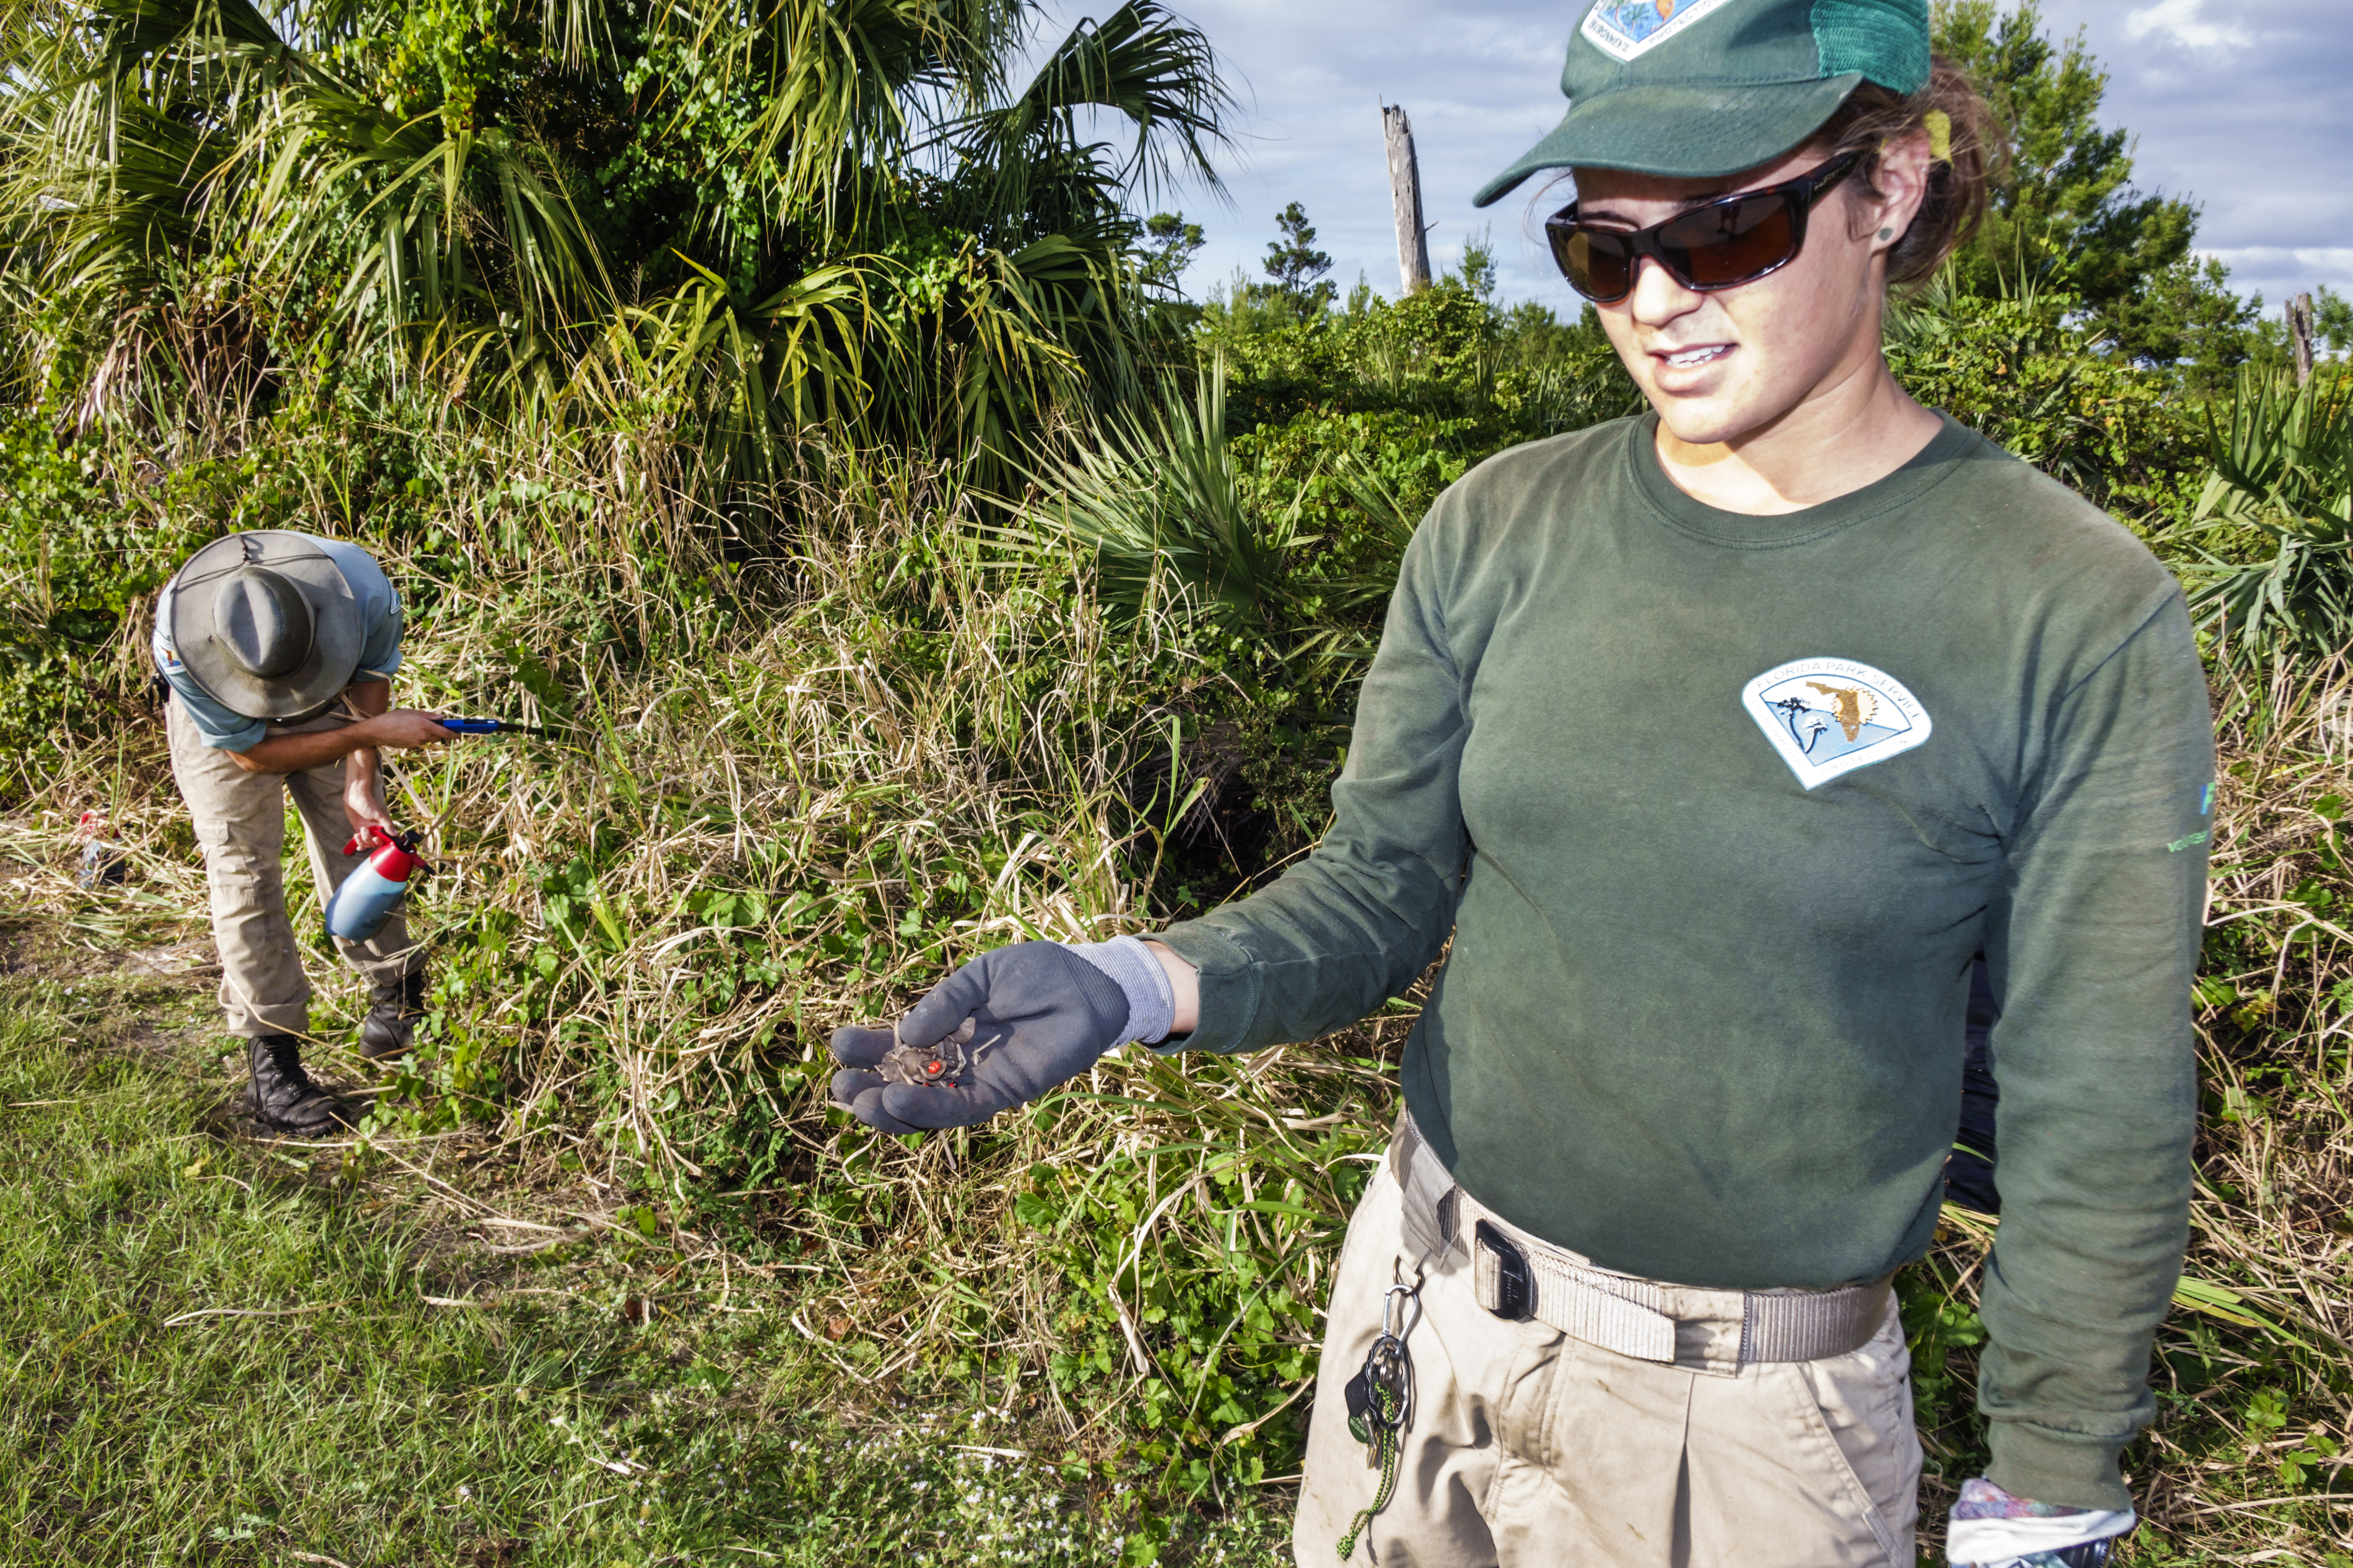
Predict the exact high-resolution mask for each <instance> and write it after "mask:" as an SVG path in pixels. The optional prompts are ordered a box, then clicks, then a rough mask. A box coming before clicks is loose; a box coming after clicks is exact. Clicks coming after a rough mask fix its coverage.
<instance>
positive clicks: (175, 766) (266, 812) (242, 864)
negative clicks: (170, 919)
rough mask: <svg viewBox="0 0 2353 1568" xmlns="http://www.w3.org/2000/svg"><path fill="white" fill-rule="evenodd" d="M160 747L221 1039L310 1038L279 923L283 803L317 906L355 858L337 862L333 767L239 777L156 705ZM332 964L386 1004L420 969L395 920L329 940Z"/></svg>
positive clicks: (172, 705)
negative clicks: (207, 925) (184, 827)
mask: <svg viewBox="0 0 2353 1568" xmlns="http://www.w3.org/2000/svg"><path fill="white" fill-rule="evenodd" d="M164 712H165V714H166V715H167V717H166V718H165V720H164V727H165V729H166V731H168V732H169V734H170V736H171V742H172V776H173V778H174V779H175V780H176V781H177V782H178V784H179V786H180V798H181V799H183V800H185V801H186V802H187V803H188V815H189V816H192V817H194V818H195V825H196V844H197V846H198V847H200V848H202V849H203V851H204V855H205V880H206V883H207V884H208V885H209V886H210V888H211V891H212V909H213V942H214V945H216V947H218V948H219V949H220V962H221V987H220V1003H221V1010H222V1011H223V1012H224V1013H226V1014H227V1016H228V1025H227V1026H228V1032H229V1033H230V1034H232V1035H240V1036H243V1037H246V1038H248V1039H251V1038H255V1037H259V1036H262V1035H305V1036H307V1035H308V1034H309V1033H310V1032H311V977H310V976H309V975H308V974H306V973H303V971H302V949H303V946H304V943H303V942H301V941H299V940H298V939H297V938H296V936H295V934H294V927H293V924H292V922H291V921H289V920H288V919H287V918H286V878H285V873H284V870H283V868H282V866H281V860H282V858H283V856H284V854H285V848H286V801H287V799H288V798H289V797H291V798H292V800H293V802H294V809H295V810H296V811H297V812H299V813H300V814H301V817H302V828H303V833H304V836H305V837H307V838H309V840H310V844H311V873H312V875H313V877H314V879H316V884H317V886H318V888H319V890H320V897H321V899H322V900H324V899H325V898H326V897H327V896H328V895H329V894H330V893H332V891H333V890H334V889H336V888H338V887H341V886H342V885H343V879H344V878H345V877H348V876H350V875H351V874H352V873H353V871H355V870H357V869H359V868H360V866H361V864H362V863H363V861H364V857H362V856H357V855H351V856H347V855H345V854H344V853H343V846H344V845H345V844H346V843H348V842H349V841H350V839H351V837H352V828H351V818H349V817H348V816H344V815H343V763H341V762H340V761H338V762H332V763H322V764H321V765H320V766H318V767H315V768H310V769H306V770H305V771H303V772H301V773H247V772H246V771H245V770H244V769H243V768H240V767H238V766H237V763H235V762H234V761H232V760H231V759H230V757H229V754H228V753H227V752H224V751H221V750H219V749H218V748H216V747H213V746H207V745H206V744H205V742H204V737H203V736H201V735H199V734H198V733H197V732H196V727H195V724H194V723H193V722H192V721H190V720H189V718H188V716H187V715H186V714H185V712H183V711H181V709H180V705H179V704H178V703H177V702H169V703H166V704H165V705H164ZM344 722H345V721H343V720H342V719H338V718H328V719H319V720H314V721H311V722H310V723H307V724H301V725H296V726H293V727H292V728H290V729H284V728H280V727H279V726H276V725H272V726H271V727H270V731H269V732H270V734H271V735H273V736H276V735H283V734H294V733H298V732H307V731H314V730H338V729H341V728H343V724H344ZM335 946H336V948H337V949H338V950H339V951H340V952H342V953H343V957H344V959H345V960H346V961H348V962H349V963H351V965H352V966H353V968H354V969H357V970H358V971H359V972H360V975H361V977H362V978H363V979H364V980H365V981H367V983H368V988H369V990H370V991H371V992H372V993H374V994H375V995H377V996H380V997H381V996H396V995H397V994H399V986H400V980H401V977H402V976H403V975H404V974H406V973H408V972H409V971H410V970H411V969H414V968H416V967H417V966H418V965H419V963H421V955H419V954H417V952H413V951H412V950H411V948H410V946H409V942H408V922H407V920H406V916H405V915H403V914H402V913H400V912H398V911H395V913H394V914H393V917H392V918H391V919H390V920H388V921H385V924H384V929H383V930H382V931H377V932H376V933H375V936H374V937H373V938H372V939H370V940H369V941H367V942H345V941H343V939H342V938H340V937H338V938H336V939H335Z"/></svg>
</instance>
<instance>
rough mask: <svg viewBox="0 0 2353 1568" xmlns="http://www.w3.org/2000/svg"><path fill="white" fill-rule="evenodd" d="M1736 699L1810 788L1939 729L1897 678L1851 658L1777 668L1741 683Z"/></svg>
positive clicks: (1794, 662) (1880, 759)
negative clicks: (1743, 684)
mask: <svg viewBox="0 0 2353 1568" xmlns="http://www.w3.org/2000/svg"><path fill="white" fill-rule="evenodd" d="M1740 703H1741V706H1742V707H1744V708H1746V709H1747V710H1748V716H1749V717H1750V718H1751V719H1754V720H1756V721H1757V728H1758V729H1760V730H1762V731H1765V738H1766V739H1767V741H1770V742H1773V749H1774V750H1775V751H1776V752H1779V753H1780V754H1781V760H1782V761H1783V762H1785V763H1788V764H1789V771H1790V772H1791V773H1795V774H1797V775H1798V782H1799V784H1803V785H1804V786H1805V787H1806V788H1808V789H1812V788H1814V787H1815V786H1816V785H1817V784H1828V783H1830V781H1831V780H1832V779H1834V778H1837V777H1838V776H1839V775H1840V774H1841V773H1852V772H1853V771H1854V770H1855V769H1857V768H1867V767H1869V766H1871V764H1872V763H1883V762H1885V761H1886V760H1887V759H1888V758H1890V757H1892V756H1894V755H1896V754H1897V753H1898V752H1908V751H1910V750H1911V749H1912V748H1913V747H1915V746H1916V745H1919V744H1920V743H1921V742H1924V741H1926V739H1927V738H1928V736H1929V733H1930V731H1933V730H1934V729H1935V728H1936V726H1935V725H1934V724H1933V723H1932V722H1931V721H1930V720H1929V718H1928V710H1926V708H1923V707H1921V706H1920V700H1919V699H1918V698H1915V697H1914V696H1913V695H1912V693H1911V692H1909V691H1907V690H1905V689H1904V683H1903V682H1902V681H1900V680H1898V679H1895V678H1894V676H1892V675H1889V674H1888V673H1887V672H1886V671H1884V670H1879V669H1873V668H1871V666H1869V665H1867V664H1857V663H1856V662H1854V660H1852V659H1849V658H1800V659H1793V660H1792V661H1790V662H1789V663H1788V664H1784V665H1778V666H1776V667H1775V668H1771V669H1768V670H1767V671H1766V672H1765V673H1764V674H1762V675H1760V676H1758V677H1757V679H1754V680H1752V681H1750V682H1749V683H1748V684H1747V685H1746V686H1744V687H1742V688H1741V689H1740Z"/></svg>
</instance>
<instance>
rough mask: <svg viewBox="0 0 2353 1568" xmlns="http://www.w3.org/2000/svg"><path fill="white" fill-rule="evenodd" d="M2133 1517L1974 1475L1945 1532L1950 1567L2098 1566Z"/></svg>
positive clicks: (1964, 1486) (2126, 1511) (2129, 1513)
mask: <svg viewBox="0 0 2353 1568" xmlns="http://www.w3.org/2000/svg"><path fill="white" fill-rule="evenodd" d="M2137 1522H2138V1521H2137V1520H2136V1519H2135V1517H2134V1515H2133V1510H2131V1509H2129V1508H2126V1509H2124V1510H2121V1511H2116V1512H2111V1511H2108V1510H2103V1509H2093V1508H2062V1507H2060V1506H2059V1505H2057V1504H2056V1503H2047V1502H2036V1501H2034V1500H2032V1499H2031V1498H2022V1497H2020V1496H2018V1495H2017V1494H2016V1493H2014V1492H2007V1491H2004V1490H2002V1489H2001V1488H2000V1487H1998V1486H1996V1485H1994V1484H1993V1483H1992V1482H1991V1481H1989V1480H1987V1479H1985V1478H1984V1477H1983V1476H1978V1477H1974V1478H1972V1479H1969V1480H1967V1481H1964V1482H1962V1483H1961V1495H1960V1497H1959V1499H1958V1500H1956V1501H1955V1502H1954V1504H1953V1515H1952V1522H1951V1523H1950V1525H1949V1526H1947V1531H1946V1537H1945V1542H1946V1544H1945V1551H1946V1561H1947V1562H1948V1563H1952V1564H1953V1565H1954V1568H2100V1564H2102V1563H2105V1562H2107V1560H2108V1552H2109V1550H2110V1548H2112V1547H2113V1546H2114V1545H2115V1544H2116V1542H2117V1541H2118V1540H2120V1539H2121V1538H2123V1537H2124V1536H2126V1535H2127V1534H2129V1533H2131V1531H2132V1528H2133V1526H2134V1524H2136V1523H2137Z"/></svg>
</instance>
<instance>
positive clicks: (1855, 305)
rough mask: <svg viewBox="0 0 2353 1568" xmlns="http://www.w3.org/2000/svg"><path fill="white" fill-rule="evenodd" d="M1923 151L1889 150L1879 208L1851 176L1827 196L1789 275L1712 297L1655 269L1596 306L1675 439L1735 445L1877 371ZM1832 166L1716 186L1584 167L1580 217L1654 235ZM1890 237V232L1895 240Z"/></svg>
mask: <svg viewBox="0 0 2353 1568" xmlns="http://www.w3.org/2000/svg"><path fill="white" fill-rule="evenodd" d="M1916 141H1917V142H1918V146H1917V147H1916V148H1915V147H1912V146H1907V145H1905V144H1903V143H1900V142H1899V143H1894V144H1891V145H1890V146H1888V147H1887V148H1886V149H1885V150H1884V151H1883V153H1882V155H1881V158H1880V168H1879V172H1878V174H1877V175H1876V183H1877V184H1878V185H1879V188H1880V189H1881V190H1883V191H1884V192H1885V193H1886V195H1884V196H1883V197H1874V196H1873V195H1871V193H1870V191H1869V190H1868V189H1867V188H1866V187H1865V186H1864V185H1863V184H1862V181H1861V180H1860V179H1859V178H1858V177H1857V176H1855V175H1852V174H1850V175H1849V176H1847V178H1846V179H1844V180H1842V181H1841V182H1840V183H1839V184H1838V185H1837V186H1836V187H1834V188H1833V189H1832V190H1831V191H1830V192H1829V193H1828V194H1827V195H1823V196H1822V197H1821V198H1820V199H1819V200H1818V201H1817V202H1816V203H1815V204H1814V207H1813V210H1812V212H1811V213H1810V214H1809V215H1808V221H1807V225H1806V243H1805V248H1804V249H1802V250H1800V251H1799V253H1798V255H1797V256H1796V257H1795V258H1792V259H1791V260H1790V261H1789V262H1788V264H1787V265H1785V266H1783V267H1782V268H1781V269H1780V270H1779V271H1778V272H1773V273H1769V274H1767V276H1765V277H1763V278H1760V279H1757V281H1755V282H1753V283H1744V284H1741V285H1740V286H1739V287H1737V288H1735V289H1718V290H1716V291H1715V292H1712V293H1705V294H1703V293H1701V292H1699V291H1698V290H1696V289H1686V288H1684V287H1683V285H1682V284H1681V283H1679V282H1677V281H1676V280H1675V279H1673V278H1672V276H1671V275H1669V273H1668V272H1667V270H1666V269H1665V268H1662V267H1661V266H1659V265H1658V263H1657V262H1655V261H1652V260H1651V259H1649V258H1644V259H1643V260H1642V261H1641V271H1640V272H1639V273H1638V274H1637V275H1636V279H1635V284H1634V289H1633V291H1632V292H1631V293H1630V294H1628V295H1627V296H1626V298H1624V299H1623V300H1619V301H1618V302H1617V303H1616V304H1614V305H1598V306H1596V307H1595V309H1596V310H1599V312H1600V316H1601V324H1602V327H1603V328H1604V330H1606V331H1608V332H1609V341H1610V342H1612V343H1614V344H1616V345H1617V349H1618V353H1619V356H1620V358H1621V359H1623V360H1624V361H1625V362H1626V368H1627V369H1628V371H1630V373H1631V374H1632V375H1633V377H1634V382H1635V384H1637V385H1638V386H1640V387H1641V389H1642V395H1644V396H1645V397H1648V398H1649V399H1650V400H1651V407H1653V408H1655V409H1657V410H1658V411H1659V419H1660V422H1661V423H1662V425H1664V426H1666V429H1667V431H1668V433H1669V434H1670V435H1671V436H1672V437H1675V438H1677V439H1678V440H1680V441H1683V442H1685V443H1688V444H1690V445H1692V446H1708V445H1713V444H1715V443H1719V442H1736V441H1738V440H1739V439H1740V438H1741V437H1746V436H1750V435H1754V434H1757V433H1758V432H1760V431H1763V430H1766V429H1768V428H1770V427H1771V426H1774V425H1775V424H1776V422H1778V421H1779V420H1780V419H1782V418H1783V417H1784V416H1788V414H1789V413H1790V412H1791V411H1792V410H1794V409H1797V408H1799V407H1800V406H1802V405H1806V404H1808V403H1809V402H1811V401H1813V400H1816V399H1818V398H1820V397H1822V396H1824V395H1827V394H1829V393H1831V392H1832V391H1834V390H1835V389H1837V388H1839V387H1841V385H1846V384H1850V383H1851V382H1852V378H1854V377H1855V376H1857V375H1859V374H1860V375H1866V376H1867V375H1869V374H1871V373H1873V371H1874V370H1875V369H1876V367H1878V366H1879V365H1880V363H1882V362H1881V361H1880V358H1879V325H1880V311H1881V305H1882V300H1883V288H1884V285H1883V276H1884V270H1885V269H1884V267H1883V264H1882V263H1881V261H1880V259H1879V258H1880V257H1881V256H1882V255H1883V253H1884V252H1885V251H1886V250H1887V249H1888V247H1890V246H1892V245H1893V244H1894V241H1895V237H1896V236H1900V235H1901V234H1902V233H1903V232H1904V228H1905V225H1906V224H1908V223H1909V222H1910V221H1911V219H1912V215H1913V214H1914V213H1915V212H1916V211H1917V210H1918V208H1919V205H1920V199H1921V196H1922V195H1924V194H1925V189H1926V173H1927V163H1926V157H1927V147H1926V136H1925V135H1922V136H1919V137H1917V138H1916ZM1915 153H1916V156H1915V155H1914V154H1915ZM1827 156H1828V154H1827V153H1824V152H1823V151H1821V150H1820V149H1819V148H1801V149H1799V151H1798V152H1795V153H1790V154H1789V155H1788V157H1786V158H1782V159H1780V160H1778V161H1777V162H1775V163H1767V164H1765V165H1763V166H1761V167H1758V168H1756V169H1751V170H1749V171H1748V172H1747V173H1746V174H1737V175H1733V176H1730V177H1727V178H1715V179H1676V178H1670V177H1667V176H1664V175H1659V174H1626V173H1624V172H1622V171H1620V170H1615V169H1579V170H1577V211H1578V215H1579V216H1581V217H1583V218H1584V219H1586V220H1587V221H1588V222H1594V223H1600V224H1606V225H1608V226H1610V227H1613V228H1616V227H1622V228H1629V229H1634V228H1648V227H1649V226H1651V225H1652V224H1654V223H1659V222H1662V221H1663V220H1664V219H1667V218H1670V217H1672V216H1674V215H1675V214H1677V213H1679V212H1682V211H1683V210H1685V209H1687V208H1689V207H1693V206H1698V205H1704V203H1706V202H1710V201H1713V200H1715V199H1716V198H1717V197H1719V196H1725V195H1733V194H1735V193H1736V192H1740V191H1751V190H1757V189H1758V188H1760V187H1763V186H1766V185H1773V184H1780V183H1781V182H1782V181H1784V180H1790V179H1794V178H1796V177H1797V176H1798V175H1799V174H1805V173H1806V172H1807V171H1809V170H1810V169H1812V168H1814V167H1815V166H1817V165H1818V164H1820V163H1822V162H1824V161H1825V160H1826V158H1827ZM1882 229H1889V230H1892V232H1891V233H1890V235H1889V236H1888V237H1887V238H1885V239H1882V238H1881V237H1879V233H1880V231H1881V230H1882Z"/></svg>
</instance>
